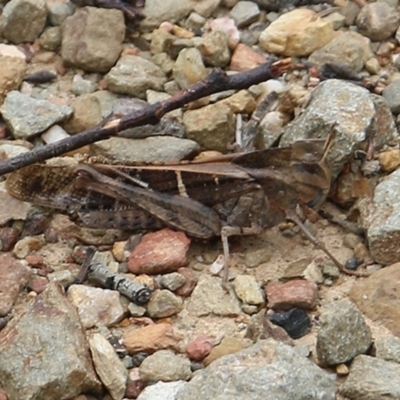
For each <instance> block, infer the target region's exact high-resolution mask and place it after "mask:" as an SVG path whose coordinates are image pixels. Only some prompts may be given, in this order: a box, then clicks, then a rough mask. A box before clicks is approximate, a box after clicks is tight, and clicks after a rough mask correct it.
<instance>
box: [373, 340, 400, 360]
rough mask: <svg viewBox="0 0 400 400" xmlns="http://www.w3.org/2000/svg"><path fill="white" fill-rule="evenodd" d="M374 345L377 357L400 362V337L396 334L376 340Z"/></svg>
mask: <svg viewBox="0 0 400 400" xmlns="http://www.w3.org/2000/svg"><path fill="white" fill-rule="evenodd" d="M374 345H375V353H376V357H377V358H382V359H383V360H386V361H394V362H397V363H400V338H398V337H394V336H391V337H387V338H385V339H380V340H376V341H375V343H374Z"/></svg>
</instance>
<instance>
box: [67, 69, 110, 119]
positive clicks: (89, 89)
mask: <svg viewBox="0 0 400 400" xmlns="http://www.w3.org/2000/svg"><path fill="white" fill-rule="evenodd" d="M96 89H97V83H96V82H92V81H90V80H89V79H84V78H82V76H81V75H79V74H76V75H74V78H73V80H72V86H71V92H72V93H73V94H75V95H77V96H81V95H83V94H88V93H93V92H94V91H95V90H96ZM104 92H105V91H104ZM93 97H96V98H97V100H98V101H99V106H100V110H101V116H102V117H103V112H102V111H103V110H102V107H101V103H100V100H99V97H98V96H97V95H94V96H93ZM110 107H111V106H110ZM108 114H110V113H108ZM108 114H106V115H108Z"/></svg>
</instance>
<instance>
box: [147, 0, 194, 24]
mask: <svg viewBox="0 0 400 400" xmlns="http://www.w3.org/2000/svg"><path fill="white" fill-rule="evenodd" d="M196 4H197V1H195V0H185V1H179V0H147V1H146V3H145V6H144V9H143V14H144V15H145V16H146V18H145V19H144V20H143V21H141V22H140V29H141V30H142V31H145V32H149V31H151V30H152V29H155V28H158V27H159V26H160V24H161V22H164V21H168V22H171V23H174V22H177V21H180V20H181V19H183V18H185V17H186V16H188V15H189V14H190V13H191V12H192V11H193V9H194V7H195V5H196Z"/></svg>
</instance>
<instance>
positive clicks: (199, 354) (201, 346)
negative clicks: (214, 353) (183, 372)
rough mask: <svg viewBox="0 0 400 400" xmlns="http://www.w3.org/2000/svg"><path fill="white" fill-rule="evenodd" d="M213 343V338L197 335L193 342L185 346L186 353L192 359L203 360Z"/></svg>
mask: <svg viewBox="0 0 400 400" xmlns="http://www.w3.org/2000/svg"><path fill="white" fill-rule="evenodd" d="M214 344H215V338H213V337H211V336H204V335H200V336H197V338H196V339H194V340H193V342H190V343H189V344H188V345H187V346H186V355H187V356H188V357H189V358H190V359H191V360H194V361H202V360H204V359H205V358H206V357H207V356H208V355H209V354H210V353H211V350H212V348H213V347H214Z"/></svg>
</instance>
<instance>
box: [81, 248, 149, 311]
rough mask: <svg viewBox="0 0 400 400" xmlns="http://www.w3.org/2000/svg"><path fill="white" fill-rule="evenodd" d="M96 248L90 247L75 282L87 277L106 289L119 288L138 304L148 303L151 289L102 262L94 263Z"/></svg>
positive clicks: (118, 289) (119, 290)
mask: <svg viewBox="0 0 400 400" xmlns="http://www.w3.org/2000/svg"><path fill="white" fill-rule="evenodd" d="M95 253H96V248H94V247H92V246H91V247H88V249H87V250H86V257H85V260H84V261H83V264H82V266H81V269H80V270H79V273H78V276H77V277H76V279H75V281H74V284H81V283H82V282H83V281H84V280H85V279H86V278H87V279H88V280H89V281H91V282H93V283H97V284H98V285H100V286H103V287H105V288H106V289H111V290H117V291H118V292H120V293H121V294H122V295H123V296H125V297H127V298H128V299H129V300H131V301H133V302H134V303H136V304H138V305H143V304H146V303H147V302H148V301H149V300H150V296H151V290H150V288H149V287H148V286H146V285H142V284H140V283H137V282H134V281H131V280H130V279H127V278H125V276H123V275H121V274H117V273H115V272H113V271H111V270H109V269H108V268H107V267H105V266H104V265H103V264H101V263H92V259H93V256H94V254H95Z"/></svg>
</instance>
